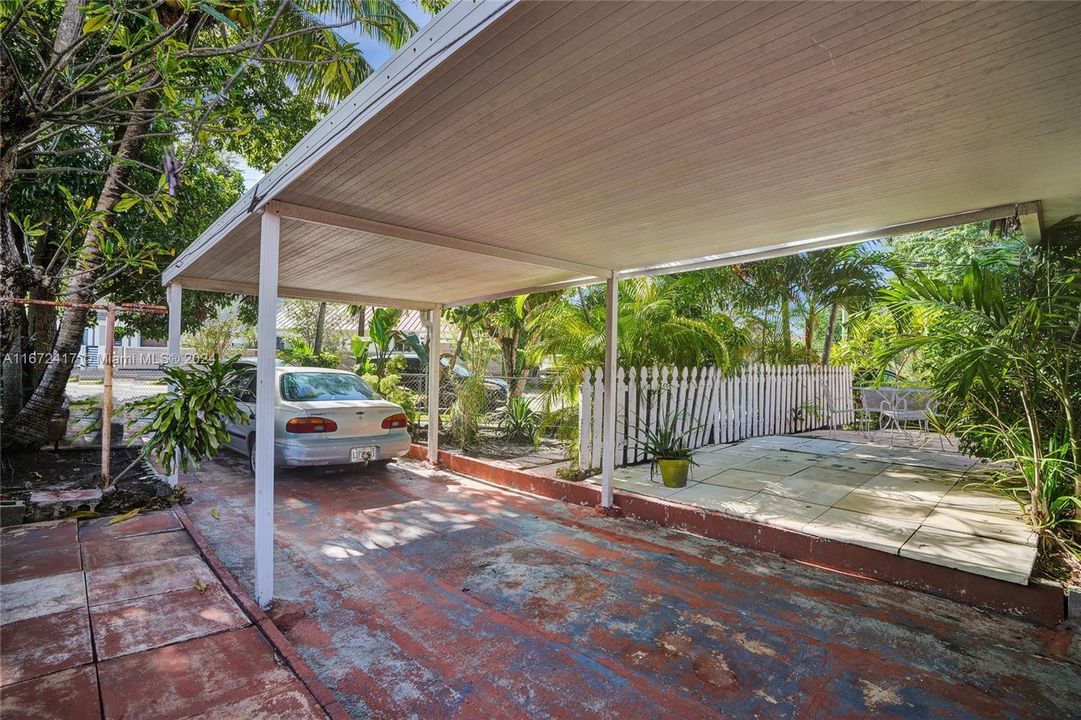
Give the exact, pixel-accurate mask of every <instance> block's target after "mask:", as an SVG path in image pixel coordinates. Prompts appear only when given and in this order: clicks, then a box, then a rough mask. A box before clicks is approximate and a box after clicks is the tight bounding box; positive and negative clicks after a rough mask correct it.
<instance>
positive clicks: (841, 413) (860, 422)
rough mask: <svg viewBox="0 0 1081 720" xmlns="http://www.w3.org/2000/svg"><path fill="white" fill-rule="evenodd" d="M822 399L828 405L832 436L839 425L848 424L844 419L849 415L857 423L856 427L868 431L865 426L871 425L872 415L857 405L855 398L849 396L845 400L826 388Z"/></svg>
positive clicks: (827, 420)
mask: <svg viewBox="0 0 1081 720" xmlns="http://www.w3.org/2000/svg"><path fill="white" fill-rule="evenodd" d="M822 399H823V401H824V402H825V405H826V424H827V426H828V427H829V431H830V437H831V438H832V437H834V431H835V430H836V429H837V428H838V427H840V426H844V425H847V424H848V423H846V422H845V420H844V418H845V417H846V416H848V415H851V416H852V418H853V422H855V423H856V427H857V428H859V429H860V432H864V433H866V430H865V429H864V427H865V425H869V422H870V416H869V415H868V414H867V413H865V412H863V408H861V407H859V406H857V405H856V401H855V399H854V398H849V399H848V401H847V402H845V401H844V400H843V399H841V398H838V397H836V396H835V395H834V393H832V392H830V391H829V390H824V391H823V393H822Z"/></svg>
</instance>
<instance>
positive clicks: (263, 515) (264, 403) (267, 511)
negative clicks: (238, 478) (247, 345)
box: [255, 202, 281, 608]
mask: <svg viewBox="0 0 1081 720" xmlns="http://www.w3.org/2000/svg"><path fill="white" fill-rule="evenodd" d="M280 232H281V218H280V216H279V215H278V209H277V207H276V205H275V203H273V202H272V203H270V204H268V205H267V207H266V208H265V209H264V210H263V219H262V226H261V228H260V235H259V321H258V324H257V326H256V327H257V331H256V332H257V338H258V340H257V344H256V348H257V352H258V360H257V363H256V371H255V372H256V380H257V384H256V394H255V601H256V602H257V603H259V605H260V606H261V607H264V608H265V607H267V606H268V605H269V604H270V601H271V600H273V599H274V398H275V396H276V395H277V393H276V392H275V387H274V376H275V362H274V360H275V354H276V352H277V332H276V328H275V325H276V324H277V316H278V239H279V235H280Z"/></svg>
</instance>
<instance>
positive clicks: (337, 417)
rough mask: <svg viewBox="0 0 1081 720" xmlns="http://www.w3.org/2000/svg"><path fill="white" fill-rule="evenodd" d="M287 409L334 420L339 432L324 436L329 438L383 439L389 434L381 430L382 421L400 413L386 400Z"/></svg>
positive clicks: (319, 403)
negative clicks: (383, 436)
mask: <svg viewBox="0 0 1081 720" xmlns="http://www.w3.org/2000/svg"><path fill="white" fill-rule="evenodd" d="M289 405H290V406H292V407H295V408H297V409H298V410H301V411H303V412H304V413H305V414H307V415H308V416H309V417H321V418H327V419H328V420H333V421H334V422H335V424H337V426H338V430H337V431H336V432H333V433H327V435H326V437H330V438H342V437H371V436H373V435H386V434H387V433H389V432H390V431H389V430H387V429H384V428H383V419H384V418H386V417H388V416H390V415H396V414H398V413H400V412H401V409H399V407H398V406H397V405H395V404H394V403H389V402H386V401H385V400H310V401H306V402H291V403H289Z"/></svg>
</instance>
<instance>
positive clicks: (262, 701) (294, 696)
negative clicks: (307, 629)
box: [189, 680, 327, 720]
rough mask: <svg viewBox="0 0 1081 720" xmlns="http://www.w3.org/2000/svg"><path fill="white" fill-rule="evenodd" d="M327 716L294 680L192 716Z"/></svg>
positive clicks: (196, 719) (198, 719) (242, 719)
mask: <svg viewBox="0 0 1081 720" xmlns="http://www.w3.org/2000/svg"><path fill="white" fill-rule="evenodd" d="M326 716H327V715H326V713H324V712H323V709H322V708H321V707H319V704H318V703H316V702H315V699H314V698H312V696H311V695H310V694H309V693H308V692H307V690H306V689H305V688H304V686H303V685H301V684H300V681H299V680H294V681H293V683H292V686H291V687H288V688H287V689H286V690H280V689H277V688H276V689H274V690H271V691H269V692H265V693H262V694H260V695H253V696H251V697H248V698H244V699H243V700H240V701H238V702H235V703H228V704H225V705H219V706H217V707H215V708H214V709H212V710H210V711H208V712H205V713H200V714H198V715H194V716H192V717H191V718H190V719H189V720H279V718H289V720H306V719H309V720H316V719H317V718H326Z"/></svg>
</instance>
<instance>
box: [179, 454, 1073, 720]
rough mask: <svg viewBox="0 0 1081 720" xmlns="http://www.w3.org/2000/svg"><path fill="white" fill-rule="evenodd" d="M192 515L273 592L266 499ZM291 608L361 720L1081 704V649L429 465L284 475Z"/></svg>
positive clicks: (880, 587) (225, 493) (227, 479)
mask: <svg viewBox="0 0 1081 720" xmlns="http://www.w3.org/2000/svg"><path fill="white" fill-rule="evenodd" d="M188 489H189V492H190V493H191V495H192V496H193V498H194V503H193V504H192V505H190V506H189V507H188V508H187V510H188V513H189V516H190V517H191V518H192V520H193V522H194V523H195V524H196V526H197V527H198V528H199V530H200V531H201V532H202V533H203V534H204V535H205V536H206V538H207V540H208V541H209V543H210V544H211V545H212V547H213V548H214V550H215V551H216V552H217V553H218V555H219V556H220V557H221V559H222V560H223V561H224V562H225V564H226V565H227V566H228V567H229V568H230V569H231V570H232V571H233V573H234V574H235V575H236V576H237V577H238V578H239V579H240V581H241V583H242V584H243V585H245V587H247V588H248V589H249V590H250V588H251V579H252V570H253V554H252V534H253V529H252V510H253V502H254V497H253V484H252V481H251V479H250V478H249V477H248V475H247V472H246V470H245V468H244V465H243V462H242V461H240V460H238V459H236V458H232V457H226V458H222V459H220V460H218V461H215V462H213V463H209V464H207V465H206V466H204V468H203V469H202V471H200V472H199V473H198V477H196V478H193V480H192V481H191V483H190V485H189V487H188ZM275 513H276V515H275V522H276V541H275V547H276V553H277V555H276V568H275V577H276V592H277V596H278V598H279V599H278V601H277V602H276V605H275V607H274V609H273V610H272V612H271V616H272V617H273V618H274V619H275V622H276V623H277V624H278V626H279V627H280V629H281V630H282V632H284V633H285V635H286V636H287V637H288V638H289V640H291V641H292V643H293V644H294V645H295V646H296V648H297V650H298V651H299V652H300V654H301V655H302V656H303V657H304V659H305V660H306V661H307V662H308V663H309V664H310V665H311V667H312V668H313V669H314V671H315V673H316V675H317V676H319V678H320V680H322V681H323V682H324V683H325V684H326V685H327V686H328V687H329V688H330V689H331V690H332V691H333V692H334V693H335V695H336V697H337V699H338V700H339V702H341V704H342V705H343V706H344V707H345V708H346V710H348V711H349V712H350V713H351V714H352V715H353V716H354V717H357V718H367V717H376V718H383V717H386V718H399V717H410V716H412V717H421V718H441V717H481V716H487V717H499V718H513V717H520V718H544V717H575V718H577V717H600V718H630V717H639V718H666V717H672V718H691V717H694V718H700V717H724V716H728V717H739V718H749V717H769V718H777V717H824V718H825V717H831V718H832V717H842V716H847V717H864V716H880V717H912V718H938V717H942V718H947V717H949V718H961V717H966V718H967V717H1018V718H1041V717H1046V718H1062V717H1068V716H1071V715H1072V714H1073V713H1075V712H1076V710H1077V708H1078V707H1081V682H1079V680H1078V678H1079V677H1081V643H1079V642H1078V641H1077V640H1076V639H1075V638H1074V635H1073V633H1072V631H1069V630H1057V631H1053V630H1047V629H1044V628H1040V627H1037V626H1034V625H1029V624H1027V623H1024V622H1022V621H1017V620H1013V619H1009V618H1006V617H1003V616H998V615H994V614H989V613H985V612H982V611H980V610H977V609H975V608H972V607H968V606H964V605H959V604H956V603H952V602H950V601H947V600H942V599H939V598H935V597H932V596H929V595H924V594H921V593H917V592H912V591H907V590H903V589H901V588H898V587H895V586H891V585H887V584H884V583H877V582H873V581H867V580H862V579H858V578H850V577H847V576H844V575H841V574H838V573H832V572H829V571H825V570H820V569H817V568H813V567H809V566H805V565H801V564H799V563H796V562H793V561H788V560H785V559H783V558H780V557H777V556H774V555H770V554H767V553H762V552H757V551H753V550H746V549H742V548H737V547H732V546H729V545H726V544H724V543H719V542H714V541H709V540H705V539H701V538H697V537H693V536H689V535H685V534H681V533H677V532H674V531H671V530H666V529H664V528H657V527H653V526H650V525H648V524H645V523H641V522H637V521H632V520H626V519H620V520H615V519H608V518H601V517H597V516H596V515H594V513H593V511H591V510H589V509H587V508H580V507H575V506H570V505H565V504H562V503H558V502H553V501H550V500H545V499H540V498H534V497H530V496H526V495H520V494H515V493H512V492H507V491H504V490H500V489H497V488H494V487H491V486H488V485H485V484H483V483H481V482H478V481H474V480H471V479H468V478H465V477H463V476H459V475H453V474H450V473H444V472H432V471H430V470H428V469H426V468H425V467H424V466H423V465H421V464H419V463H412V462H405V461H403V462H402V463H401V464H399V465H397V466H394V465H392V466H390V467H389V468H385V469H383V468H380V469H376V470H371V471H361V472H331V473H327V472H318V473H312V472H304V471H289V472H280V473H279V474H278V478H277V482H276V503H275Z"/></svg>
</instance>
